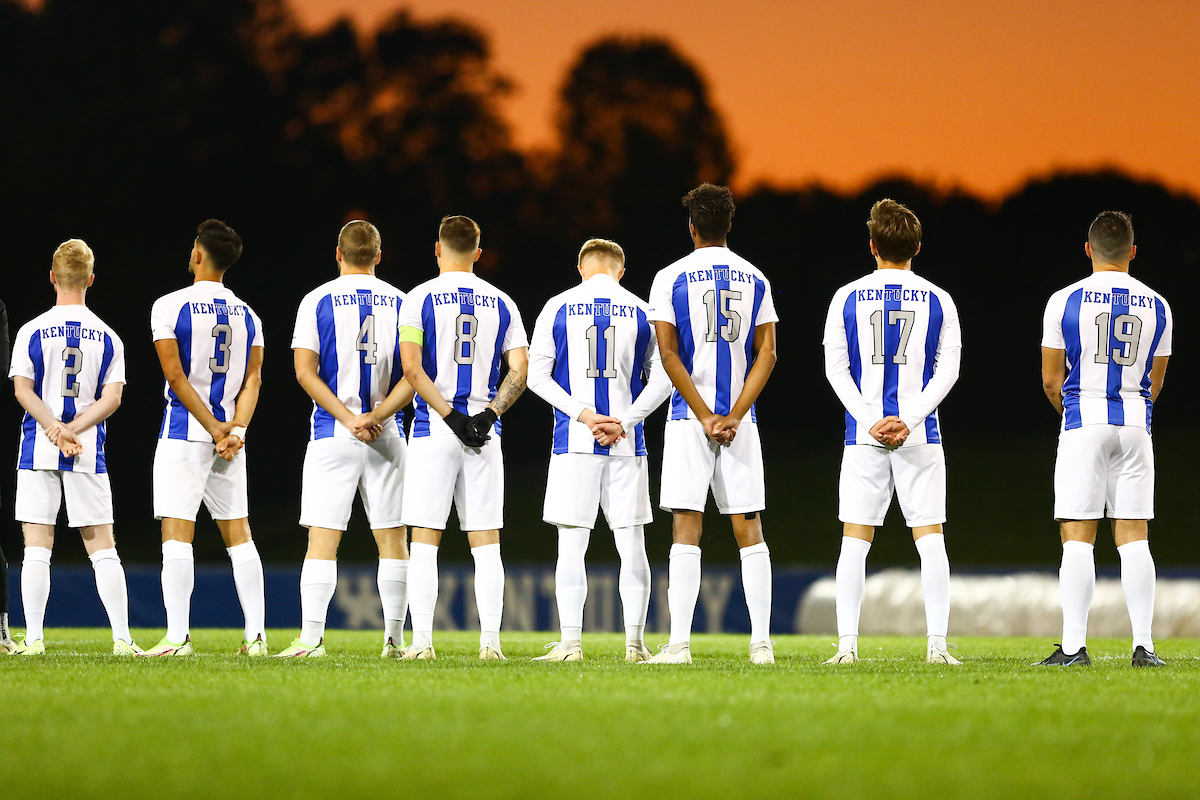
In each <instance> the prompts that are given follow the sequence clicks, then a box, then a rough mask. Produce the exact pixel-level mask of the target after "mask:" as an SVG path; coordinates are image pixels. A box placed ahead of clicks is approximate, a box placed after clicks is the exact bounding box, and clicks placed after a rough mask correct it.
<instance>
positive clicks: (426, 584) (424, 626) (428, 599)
mask: <svg viewBox="0 0 1200 800" xmlns="http://www.w3.org/2000/svg"><path fill="white" fill-rule="evenodd" d="M408 555H409V559H408V608H409V612H410V613H411V614H412V630H413V640H412V646H413V647H415V648H417V650H424V649H425V648H426V647H428V646H429V645H431V644H433V610H434V608H435V607H436V606H437V598H438V562H437V559H438V549H437V545H432V544H422V543H420V542H413V543H412V544H410V545H409V546H408Z"/></svg>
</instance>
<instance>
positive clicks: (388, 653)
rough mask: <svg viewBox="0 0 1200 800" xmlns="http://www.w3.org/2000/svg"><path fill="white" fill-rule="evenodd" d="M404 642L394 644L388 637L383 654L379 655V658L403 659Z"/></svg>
mask: <svg viewBox="0 0 1200 800" xmlns="http://www.w3.org/2000/svg"><path fill="white" fill-rule="evenodd" d="M404 650H405V648H404V640H403V639H401V640H400V644H396V640H395V639H393V638H392V637H391V636H389V637H388V640H387V644H385V645H384V646H383V652H382V653H380V654H379V657H380V658H404Z"/></svg>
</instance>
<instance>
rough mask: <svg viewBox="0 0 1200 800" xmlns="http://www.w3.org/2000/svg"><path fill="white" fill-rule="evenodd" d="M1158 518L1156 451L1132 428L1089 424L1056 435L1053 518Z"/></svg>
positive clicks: (1139, 430)
mask: <svg viewBox="0 0 1200 800" xmlns="http://www.w3.org/2000/svg"><path fill="white" fill-rule="evenodd" d="M1105 509H1107V511H1108V516H1109V517H1111V518H1113V519H1154V447H1153V443H1152V441H1151V439H1150V433H1149V432H1148V431H1147V430H1146V429H1145V428H1142V427H1137V426H1134V425H1085V426H1084V427H1082V428H1075V429H1074V430H1069V431H1063V432H1062V433H1060V434H1059V436H1058V458H1057V459H1056V460H1055V462H1054V518H1055V519H1060V520H1062V519H1067V520H1076V519H1100V518H1101V517H1103V516H1104V513H1105Z"/></svg>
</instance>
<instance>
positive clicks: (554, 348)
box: [529, 239, 671, 663]
mask: <svg viewBox="0 0 1200 800" xmlns="http://www.w3.org/2000/svg"><path fill="white" fill-rule="evenodd" d="M578 269H579V274H580V276H581V277H582V278H583V282H582V283H581V284H580V285H579V286H576V287H575V288H573V289H568V290H567V291H565V292H563V293H561V294H559V295H556V296H555V297H553V298H551V299H550V301H549V302H547V303H546V306H545V308H543V309H542V313H541V314H540V315H539V316H538V319H537V323H536V324H535V325H534V328H533V340H532V342H531V344H530V347H529V388H530V389H532V390H533V391H534V392H536V393H537V394H538V395H540V396H541V397H542V399H543V400H545V401H546V402H547V403H550V405H552V406H554V409H555V410H554V444H553V448H552V451H551V452H552V453H553V455H551V456H550V472H549V475H548V477H547V481H546V502H545V505H544V507H543V511H542V519H544V520H545V521H546V522H548V523H550V524H551V525H555V526H557V527H558V565H557V568H556V569H555V573H554V596H555V599H556V600H557V602H558V616H559V621H560V624H561V625H562V641H561V642H556V643H555V644H554V645H553V646H552V647H551V650H550V652H549V653H547V654H546V655H544V656H539V657H538V658H535V659H534V661H582V660H583V645H582V634H583V606H584V603H585V601H586V600H587V572H586V570H585V567H584V556H585V554H586V553H587V548H588V541H589V539H590V538H591V534H592V528H594V527H595V526H596V514H597V512H598V510H599V509H600V508H603V509H604V517H605V519H606V520H608V526H609V528H611V529H612V532H613V538H614V539H615V540H616V544H617V553H618V554H619V555H620V557H621V573H620V577H619V580H618V587H619V590H620V593H621V607H622V610H623V611H624V617H625V660H626V661H628V662H631V663H632V662H638V661H645V660H647V659H649V658H650V656H651V653H650V651H649V650H648V649H647V648H646V645H645V642H644V638H643V637H644V631H645V629H646V612H647V610H648V609H649V607H650V562H649V561H648V560H647V558H646V536H645V533H644V529H643V526H644V525H645V524H646V523H648V522H650V521H651V519H652V518H653V513H652V512H651V510H650V477H649V471H648V468H647V465H646V442H645V438H644V436H643V434H642V420H643V419H645V418H646V416H647V415H649V414H650V413H651V412H653V411H654V409H656V408H658V406H660V405H661V404H662V402H663V401H664V400H666V399H667V395H668V394H669V393H670V390H671V382H670V380H669V379H668V378H667V376H666V373H665V372H663V371H662V369H661V367H659V366H658V348H657V345H656V343H655V337H654V327H653V326H652V325H651V323H650V319H649V316H648V313H647V311H648V309H647V306H646V303H645V302H643V301H642V300H641V298H639V297H638V296H637V295H635V294H633V293H632V292H630V291H628V290H626V289H624V288H622V287H621V285H620V283H619V281H620V280H621V276H623V275H624V274H625V252H624V251H623V250H622V249H621V246H620V245H618V244H617V243H616V242H610V241H606V240H604V239H589V240H588V241H587V242H585V243H584V245H583V248H582V249H580V251H579V261H578ZM648 378H650V380H651V381H653V382H652V383H649V384H648V382H647V379H648ZM635 401H636V402H635ZM622 423H623V425H622ZM601 424H608V425H611V426H612V427H613V430H612V433H613V434H615V440H616V442H617V443H614V444H611V445H607V446H606V445H605V444H603V443H601V442H600V441H597V439H600V438H604V441H606V442H607V441H608V438H607V435H606V434H605V435H603V437H601V436H596V435H595V434H594V433H593V428H594V427H596V426H599V425H601ZM626 430H628V431H630V432H631V433H632V434H633V435H632V437H630V438H626V437H625V436H624V434H625V432H626Z"/></svg>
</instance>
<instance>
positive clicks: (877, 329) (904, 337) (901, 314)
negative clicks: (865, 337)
mask: <svg viewBox="0 0 1200 800" xmlns="http://www.w3.org/2000/svg"><path fill="white" fill-rule="evenodd" d="M916 320H917V312H915V311H901V310H899V309H896V308H893V309H890V310H889V311H888V320H887V324H888V325H899V326H900V341H899V342H898V343H897V344H896V354H895V355H894V356H892V363H893V364H907V363H908V356H907V355H906V354H905V351H906V350H908V340H909V337H911V336H912V327H913V323H914V322H916ZM883 328H884V325H883V309H878V310H876V311H873V312H871V333H873V334H874V335H875V353H874V354H873V355H872V356H871V363H872V364H886V363H887V350H886V349H885V348H884V344H883V333H884V331H883Z"/></svg>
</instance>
